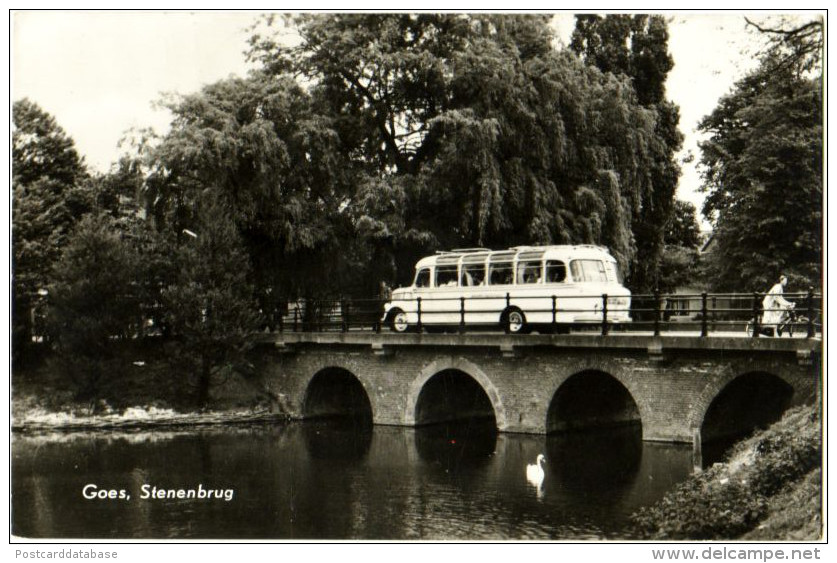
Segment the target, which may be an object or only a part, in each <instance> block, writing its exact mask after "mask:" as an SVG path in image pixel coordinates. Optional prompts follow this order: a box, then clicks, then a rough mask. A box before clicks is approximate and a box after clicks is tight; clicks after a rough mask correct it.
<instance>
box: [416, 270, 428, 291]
mask: <svg viewBox="0 0 837 563" xmlns="http://www.w3.org/2000/svg"><path fill="white" fill-rule="evenodd" d="M415 285H416V287H430V270H429V269H427V268H422V269H421V270H419V272H418V273H417V274H416V283H415Z"/></svg>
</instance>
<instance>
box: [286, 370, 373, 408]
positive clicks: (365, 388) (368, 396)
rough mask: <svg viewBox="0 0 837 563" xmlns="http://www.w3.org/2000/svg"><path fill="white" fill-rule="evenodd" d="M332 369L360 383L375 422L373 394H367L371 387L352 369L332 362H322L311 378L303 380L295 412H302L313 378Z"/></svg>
mask: <svg viewBox="0 0 837 563" xmlns="http://www.w3.org/2000/svg"><path fill="white" fill-rule="evenodd" d="M332 369H333V370H342V371H345V372H347V373H349V374H350V375H352V376H353V377H354V378H355V379H356V380H357V382H358V383H360V386H361V387H362V388H363V392H364V393H366V399H367V400H368V401H369V408H370V410H371V411H372V420H375V413H376V412H377V405H376V404H375V394H374V393H370V392H369V389H370V388H373V387H371V385H370V383H369V382H368V381H365V379H366V378H365V377H361V376H359V375H358V374H357V373H356V370H355V369H353V368H352V367H350V366H347V365H343V364H340V363H334V362H328V363H325V362H323V363H320V364H318V365H317V366H316V367H315V369H314V370H313V371H314V373H313V374H312V375H311V377H307V378H305V379H304V384H303V385H302V388H301V389H300V393H299V395H298V399H297V401H296V403H297V405H296V406H297V412H299V413H302V412H304V410H305V401H306V400H307V399H308V392H309V391H310V389H311V382H312V381H314V378H315V377H317V376H318V375H319V374H321V373H322V372H324V371H326V370H332Z"/></svg>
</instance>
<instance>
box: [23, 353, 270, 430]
mask: <svg viewBox="0 0 837 563" xmlns="http://www.w3.org/2000/svg"><path fill="white" fill-rule="evenodd" d="M35 352H36V354H35V355H34V356H33V357H32V358H29V359H28V360H27V361H26V363H25V365H24V367H22V368H21V369H18V370H15V371H13V372H12V405H11V406H12V426H13V428H15V429H17V430H33V429H38V428H52V429H55V428H68V427H84V428H96V427H113V426H125V425H136V426H143V425H149V426H150V425H155V424H163V423H176V424H201V423H206V422H210V421H214V422H220V421H222V420H223V421H231V422H236V421H246V420H252V419H253V418H256V417H267V418H272V419H275V418H277V417H278V418H283V417H284V416H285V415H284V413H283V411H282V405H281V404H279V402H278V401H279V400H280V399H281V398H280V397H277V396H275V395H273V394H271V393H270V392H269V391H268V390H267V388H265V387H264V386H263V385H262V384H261V382H260V381H259V380H258V378H256V377H254V376H253V375H248V374H247V373H246V371H245V370H234V369H224V370H219V371H218V372H217V373H214V374H213V376H212V381H211V383H212V385H211V386H210V392H209V394H208V396H207V397H206V400H205V401H204V403H203V405H202V407H201V408H200V409H197V408H196V405H195V401H194V396H195V390H196V388H197V386H198V385H199V381H198V376H197V374H198V373H199V372H196V371H195V370H194V369H193V367H191V366H188V365H183V364H182V363H172V362H171V361H170V360H169V357H170V356H171V355H173V354H174V350H172V349H170V348H168V346H167V345H166V344H165V343H164V342H163V341H162V340H161V339H159V338H155V339H146V340H144V341H133V342H125V343H115V344H114V345H113V346H112V349H111V351H110V353H109V354H110V356H109V357H110V360H109V362H108V363H107V366H108V369H106V370H102V371H101V372H100V378H99V380H98V381H97V387H96V393H95V395H94V396H88V397H84V398H83V397H80V396H79V394H78V387H77V385H76V382H75V381H73V380H72V379H69V378H67V377H66V370H65V369H64V368H63V367H62V366H61V363H62V362H64V361H65V359H64V357H62V356H61V355H60V354H55V353H52V352H51V351H49V350H47V349H45V347H43V346H39V347H37V348H36V349H35Z"/></svg>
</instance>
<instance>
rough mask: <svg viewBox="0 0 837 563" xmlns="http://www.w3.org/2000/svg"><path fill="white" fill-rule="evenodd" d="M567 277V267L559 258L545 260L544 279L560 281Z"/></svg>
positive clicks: (553, 281)
mask: <svg viewBox="0 0 837 563" xmlns="http://www.w3.org/2000/svg"><path fill="white" fill-rule="evenodd" d="M566 279H567V267H566V266H565V265H564V263H563V262H561V261H560V260H547V262H546V281H547V282H549V283H560V282H562V281H564V280H566Z"/></svg>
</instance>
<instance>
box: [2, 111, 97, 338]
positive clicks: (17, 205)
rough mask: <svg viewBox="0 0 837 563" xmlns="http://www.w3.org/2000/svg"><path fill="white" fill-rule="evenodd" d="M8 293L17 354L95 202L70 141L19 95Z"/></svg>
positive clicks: (14, 116) (52, 120)
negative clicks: (40, 301) (78, 227)
mask: <svg viewBox="0 0 837 563" xmlns="http://www.w3.org/2000/svg"><path fill="white" fill-rule="evenodd" d="M12 123H13V128H12V271H13V272H14V276H13V278H12V296H13V315H12V324H13V334H14V341H15V353H16V354H17V353H19V352H22V351H23V349H24V348H25V347H26V345H27V344H28V342H29V341H30V337H31V336H32V335H31V321H32V318H31V314H30V313H31V311H30V309H31V307H32V304H33V301H34V300H35V299H36V298H37V294H38V292H39V291H41V292H42V291H44V290H45V288H46V287H47V285H48V284H49V281H50V273H51V269H52V267H53V266H54V265H55V264H56V263H57V261H58V259H59V257H60V256H61V252H62V249H63V248H64V247H65V246H66V245H67V244H68V242H69V237H70V233H71V232H72V229H73V227H74V225H75V224H76V222H77V221H78V220H79V219H80V218H81V217H82V216H83V215H84V214H85V213H88V212H89V211H90V209H91V208H92V205H93V201H92V197H91V194H90V191H89V190H88V189H87V187H88V186H87V185H86V182H87V179H88V176H87V171H86V169H85V166H84V162H83V160H82V159H81V157H80V156H79V155H78V152H76V149H75V145H74V143H73V140H72V139H71V138H70V137H69V136H68V135H67V133H66V132H65V131H64V130H63V129H62V128H61V127H60V126H59V125H58V123H57V122H56V121H55V118H53V117H52V116H51V115H49V114H48V113H46V112H45V111H44V110H43V109H41V108H40V107H39V106H38V105H37V104H35V103H33V102H31V101H30V100H27V99H23V100H18V101H16V102H15V103H14V104H13V106H12Z"/></svg>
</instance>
